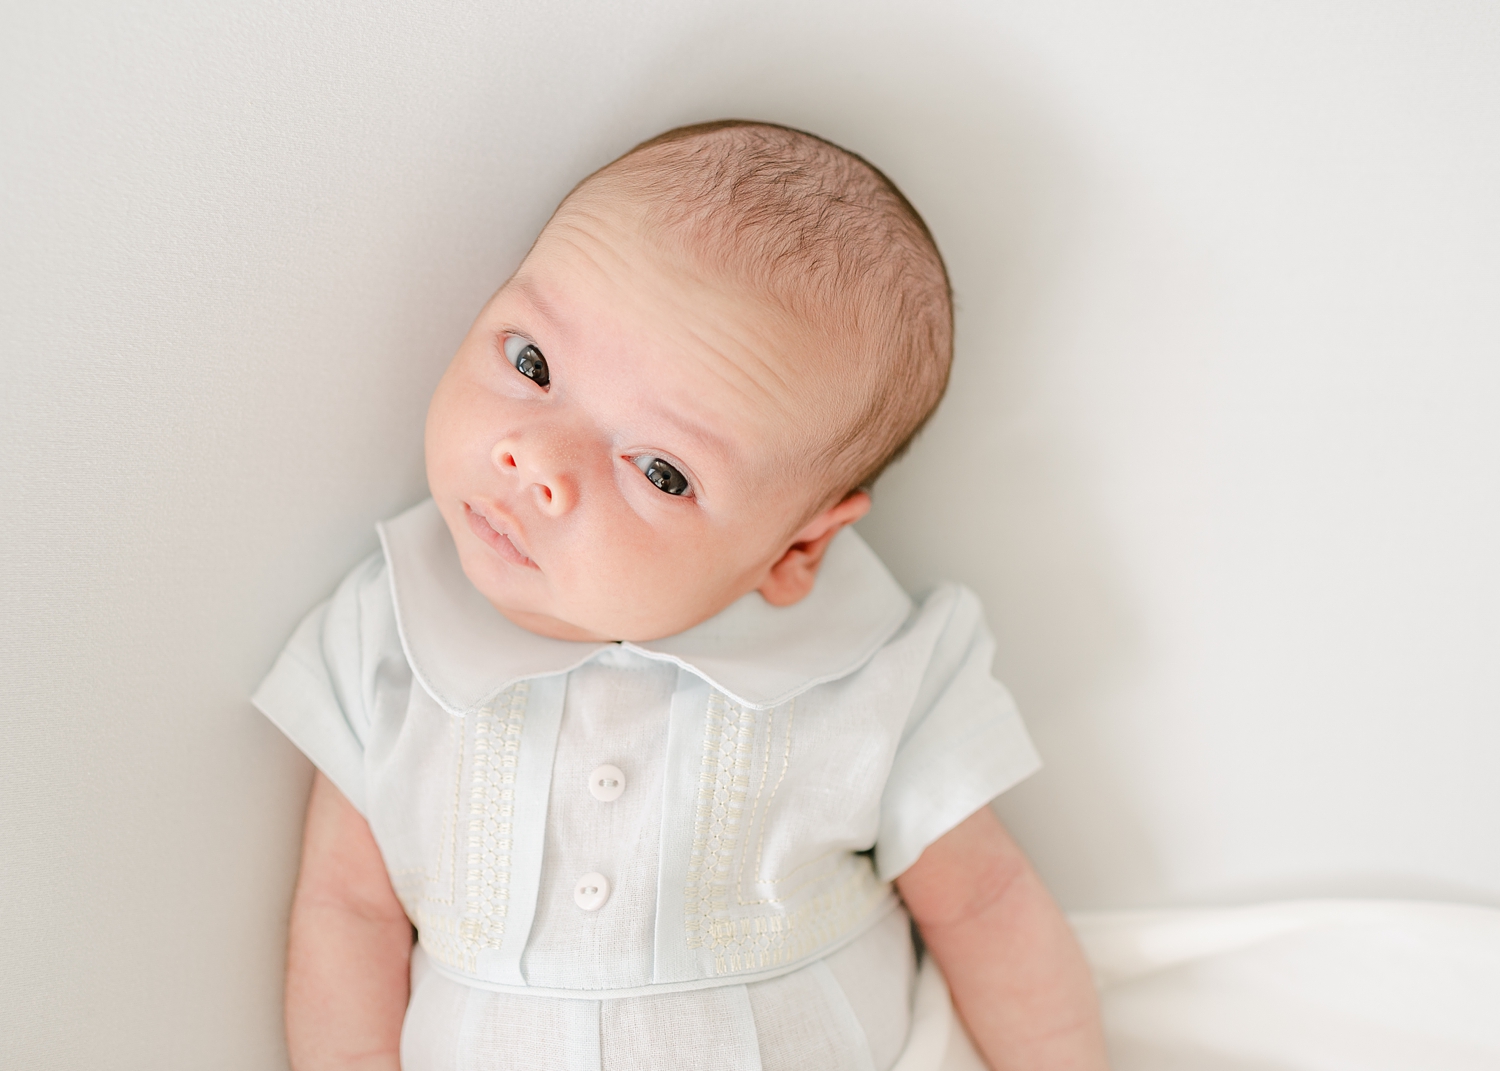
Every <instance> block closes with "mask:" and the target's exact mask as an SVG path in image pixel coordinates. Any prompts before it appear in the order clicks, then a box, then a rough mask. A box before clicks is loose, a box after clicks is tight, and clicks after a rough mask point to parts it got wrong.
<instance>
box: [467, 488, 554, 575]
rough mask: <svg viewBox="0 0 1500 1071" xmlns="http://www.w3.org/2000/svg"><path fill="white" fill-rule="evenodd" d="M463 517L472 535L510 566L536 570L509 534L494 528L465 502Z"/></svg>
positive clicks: (535, 566)
mask: <svg viewBox="0 0 1500 1071" xmlns="http://www.w3.org/2000/svg"><path fill="white" fill-rule="evenodd" d="M464 516H465V517H466V518H467V519H468V521H469V527H470V528H471V529H472V530H473V532H474V534H475V535H477V536H478V537H479V538H480V539H482V540H484V541H485V542H486V543H488V544H489V545H490V546H491V547H492V548H494V551H495V553H496V554H498V555H500V557H502V558H504V559H505V560H506V561H508V562H510V563H511V564H512V565H524V566H526V567H527V568H529V569H535V568H537V564H536V562H534V561H532V560H531V559H530V558H528V557H527V556H526V555H525V554H524V553H522V551H521V548H520V547H518V546H516V544H515V541H514V540H513V539H512V537H511V536H510V534H509V533H507V532H506V531H505V530H504V529H503V528H498V527H496V526H495V525H494V524H493V523H492V522H491V521H490V519H489V518H488V517H487V516H485V515H484V514H483V513H480V512H479V511H478V510H477V509H475V508H474V507H473V506H471V505H469V504H468V503H467V502H465V503H464Z"/></svg>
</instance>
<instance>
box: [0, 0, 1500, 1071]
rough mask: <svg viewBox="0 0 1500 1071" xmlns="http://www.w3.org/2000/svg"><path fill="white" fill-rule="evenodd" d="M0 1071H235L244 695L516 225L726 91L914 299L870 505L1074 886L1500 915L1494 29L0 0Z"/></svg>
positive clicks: (1247, 19)
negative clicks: (931, 368)
mask: <svg viewBox="0 0 1500 1071" xmlns="http://www.w3.org/2000/svg"><path fill="white" fill-rule="evenodd" d="M0 20H3V22H0V213H3V215H0V234H3V235H4V240H3V246H0V249H3V258H4V268H3V271H4V275H3V294H4V297H3V301H0V339H3V374H4V420H3V422H0V462H3V466H0V471H3V481H4V482H3V496H0V501H3V502H4V504H5V512H4V517H3V522H0V523H3V528H0V540H3V543H0V545H3V552H4V562H5V580H4V589H3V590H4V598H5V604H4V605H5V614H4V620H3V626H0V628H3V633H0V681H3V684H0V689H3V694H4V731H5V736H4V747H3V749H0V814H3V827H0V858H3V860H4V878H3V885H0V888H3V892H0V903H3V907H4V914H5V917H6V919H7V922H8V926H7V930H8V933H7V940H6V942H5V953H4V962H5V966H6V969H5V972H4V975H5V978H4V981H3V982H0V994H3V1000H0V1008H3V1009H4V1010H3V1011H0V1065H4V1066H6V1067H12V1066H14V1067H27V1068H50V1067H57V1068H73V1067H80V1066H100V1067H109V1068H111V1069H115V1068H122V1069H123V1068H151V1069H162V1068H199V1067H215V1068H238V1067H244V1068H264V1067H268V1066H276V1065H277V1063H278V1061H279V1060H281V1058H282V1056H281V1042H280V1034H279V1010H278V1008H277V1001H278V1000H279V993H280V969H281V942H282V936H283V925H284V920H285V914H286V899H287V895H288V893H289V891H290V887H291V882H292V879H293V870H294V866H295V855H296V850H297V834H298V819H299V816H300V809H301V806H302V802H303V793H304V791H305V787H306V783H307V775H308V771H307V767H306V765H305V764H304V763H303V762H302V760H301V759H300V758H299V757H298V756H297V755H296V753H295V752H294V751H293V750H292V749H291V748H290V747H289V746H288V745H287V744H286V743H284V742H283V741H282V740H281V739H280V738H279V737H278V736H277V734H276V733H275V731H274V730H272V729H271V728H270V727H269V726H267V725H266V724H264V723H263V722H262V721H261V720H260V719H259V717H258V716H257V715H256V714H255V713H254V712H253V711H252V709H251V708H250V707H249V705H248V704H247V703H246V701H245V699H244V696H245V695H246V694H247V693H248V691H249V690H250V689H251V687H252V686H253V684H254V683H255V681H256V680H257V679H258V677H259V675H260V674H261V673H262V672H263V671H264V670H265V669H266V667H267V666H268V664H269V661H270V659H271V657H272V655H273V654H274V652H275V651H276V649H277V648H278V647H279V645H280V643H281V642H282V641H283V639H284V638H285V636H286V635H287V632H288V630H289V629H290V628H291V626H292V624H293V623H294V622H295V620H296V619H297V617H298V616H299V615H300V614H301V613H302V612H303V611H304V610H305V609H306V608H307V607H308V606H309V605H310V604H311V603H312V602H314V601H315V600H317V599H318V598H320V597H322V595H324V594H325V593H326V592H327V591H328V590H329V589H330V587H331V586H332V584H333V583H334V582H335V580H336V579H337V577H338V576H339V575H340V574H341V573H342V572H343V571H344V570H345V569H346V568H347V567H348V566H349V565H350V564H351V563H352V562H353V561H354V560H355V559H356V558H357V557H358V556H360V555H361V554H363V553H365V552H366V551H367V550H369V549H370V548H371V547H372V546H373V536H372V533H371V529H370V525H371V523H372V522H373V521H374V520H376V519H377V518H380V517H382V516H385V515H388V514H390V513H392V512H394V511H396V510H397V509H398V508H400V507H401V506H402V505H404V504H406V503H408V502H410V501H413V500H415V499H416V498H418V497H420V496H421V494H422V493H423V491H422V470H421V461H420V452H419V448H420V439H419V430H420V421H421V416H422V412H423V409H424V406H425V400H426V394H427V392H428V391H429V390H430V388H431V386H432V384H433V383H434V382H435V380H436V377H437V376H438V374H439V372H440V370H441V368H442V366H443V365H444V363H445V360H446V358H447V356H448V355H449V353H450V352H451V351H452V349H453V347H454V345H455V344H456V342H457V340H458V339H459V338H460V337H461V335H462V333H463V331H464V330H465V328H466V327H467V325H468V320H469V317H470V316H472V314H473V313H474V311H475V310H476V309H477V307H478V305H479V303H480V302H481V301H482V300H483V298H484V297H485V296H486V295H487V294H488V292H489V291H490V290H491V289H493V287H494V286H495V285H497V284H498V282H499V281H500V280H501V279H502V278H503V277H504V276H505V275H506V274H507V272H508V271H509V270H510V269H511V268H512V267H513V266H514V264H515V263H516V260H517V258H518V256H519V254H520V253H521V252H522V250H523V249H524V247H525V245H526V243H527V242H528V241H529V240H530V238H531V237H532V235H533V234H534V232H535V230H536V228H537V227H538V225H539V224H540V222H541V221H542V220H543V219H544V218H545V216H546V214H547V212H548V210H549V209H550V207H551V205H552V204H553V202H554V201H555V200H556V198H557V197H558V196H559V195H560V194H561V193H562V192H563V191H564V190H565V189H566V188H567V187H568V186H569V185H570V184H571V183H572V181H573V180H574V179H576V178H577V177H578V176H579V175H581V174H582V173H584V172H585V171H586V170H588V169H590V168H592V167H594V166H596V165H598V164H600V163H602V162H604V161H605V160H607V159H609V158H610V157H612V156H614V155H615V154H617V153H618V152H619V151H621V150H623V149H624V148H626V147H627V146H629V145H630V144H632V143H633V142H635V141H636V140H638V139H640V138H642V137H645V136H647V135H650V134H652V133H655V132H656V131H658V130H660V129H662V128H665V127H667V126H670V125H673V124H676V123H679V122H684V121H689V120H695V119H702V118H710V117H716V116H719V115H725V114H739V115H752V116H759V117H765V118H769V119H774V120H780V121H783V122H790V123H793V124H798V125H803V126H806V127H809V128H811V129H814V130H817V131H819V132H821V133H824V134H826V135H827V136H829V137H832V138H834V139H835V140H838V141H841V142H843V143H845V144H847V145H849V146H850V147H851V148H854V149H857V150H859V151H861V152H864V153H866V154H867V155H869V156H870V157H871V158H872V159H874V160H875V161H876V162H877V163H879V164H881V165H882V166H883V167H885V168H886V169H887V170H888V171H889V172H890V173H891V174H892V176H893V177H894V178H895V179H896V180H897V181H898V182H899V183H900V184H902V185H903V187H904V188H905V189H906V190H907V192H908V193H909V194H910V195H911V197H912V199H913V200H914V201H915V202H916V203H917V204H918V205H919V206H920V207H921V208H922V209H923V211H924V212H925V214H926V215H927V218H928V220H929V222H930V223H931V224H932V226H933V229H934V231H935V232H936V234H937V237H938V239H939V242H940V243H941V245H942V247H943V249H944V251H945V252H946V254H947V256H948V258H949V263H950V267H951V269H952V272H953V277H954V282H955V287H956V289H957V292H958V299H959V309H960V312H959V330H960V335H959V358H958V365H957V368H956V371H955V375H954V385H953V390H952V393H951V394H950V397H949V399H948V401H947V402H946V403H945V406H944V408H943V410H942V411H941V414H940V416H939V418H938V419H937V421H936V422H935V423H934V424H933V425H932V427H931V429H930V431H929V432H928V433H927V435H926V436H925V438H924V439H923V440H922V442H921V443H920V445H919V447H918V448H917V449H916V450H915V451H914V452H913V453H912V454H911V456H910V458H909V460H907V461H906V462H904V463H903V464H902V465H901V467H900V468H898V469H897V470H895V471H893V472H892V473H891V475H890V476H889V477H887V479H886V480H885V482H884V483H883V485H882V487H881V489H880V493H879V501H878V505H877V512H876V513H875V514H874V515H873V516H872V518H871V519H870V520H869V521H867V522H866V523H865V524H864V526H863V528H864V531H865V533H866V535H867V537H868V538H870V539H871V540H872V542H874V543H875V545H876V546H877V547H878V548H879V549H880V550H881V551H882V552H883V553H884V554H885V555H886V556H887V558H888V560H889V561H890V562H891V563H892V565H893V566H894V568H895V569H896V571H897V573H898V575H900V576H901V577H902V579H903V580H905V581H906V582H907V583H909V584H911V585H914V586H920V585H921V584H923V583H925V582H927V581H929V580H931V579H934V578H936V577H939V576H953V577H957V578H959V579H962V580H965V581H967V582H968V583H970V584H972V585H973V586H974V587H976V588H977V589H978V590H979V592H980V593H981V595H982V596H983V598H984V600H985V602H986V605H987V606H988V607H989V611H990V614H991V617H992V620H993V622H994V624H995V626H996V630H997V632H998V634H999V636H1000V639H1001V655H1000V658H999V669H1000V671H1001V673H1002V675H1003V676H1004V677H1005V678H1006V679H1007V680H1008V681H1009V682H1010V683H1011V684H1012V686H1013V688H1014V690H1015V692H1016V693H1017V695H1018V697H1019V698H1020V700H1021V702H1022V705H1023V709H1024V710H1025V711H1026V712H1027V714H1028V717H1029V721H1030V724H1031V725H1032V727H1033V729H1034V732H1035V735H1036V737H1037V739H1038V742H1039V743H1040V745H1041V747H1042V749H1043V752H1044V754H1045V755H1046V756H1047V757H1048V759H1049V766H1048V768H1047V770H1046V771H1045V772H1044V773H1043V774H1041V775H1039V776H1038V777H1037V778H1036V779H1034V781H1032V782H1031V783H1028V784H1027V785H1025V786H1023V787H1022V788H1020V789H1018V790H1017V791H1016V792H1015V793H1014V794H1013V795H1012V796H1011V797H1010V798H1008V799H1007V800H1006V801H1005V802H1004V804H1003V805H1002V811H1003V812H1004V814H1005V816H1006V817H1007V819H1008V820H1009V821H1010V822H1011V824H1012V826H1013V827H1014V828H1015V829H1016V830H1017V832H1018V833H1019V835H1020V836H1021V837H1022V839H1023V840H1024V842H1025V843H1026V845H1027V846H1028V848H1029V849H1030V850H1031V852H1032V853H1033V855H1034V857H1035V858H1036V859H1037V860H1038V862H1039V864H1040V865H1041V867H1042V869H1043V871H1044V873H1045V875H1046V876H1047V877H1048V878H1049V880H1050V881H1051V882H1052V884H1053V886H1054V888H1055V889H1056V890H1057V891H1058V893H1059V894H1060V896H1061V897H1062V898H1063V900H1064V901H1065V902H1066V903H1068V904H1069V905H1072V906H1078V907H1085V906H1090V907H1096V906H1129V905H1146V904H1162V905H1166V904H1188V903H1209V902H1229V901H1239V900H1247V899H1255V898H1261V897H1268V896H1286V895H1317V894H1324V893H1339V894H1354V895H1396V896H1433V897H1448V898H1459V899H1471V900H1477V901H1483V902H1490V903H1494V902H1500V850H1497V848H1496V845H1497V844H1500V776H1497V769H1496V767H1497V758H1496V756H1497V754H1500V668H1497V667H1500V658H1497V657H1496V651H1497V644H1500V611H1497V607H1500V560H1497V559H1500V556H1497V554H1496V552H1495V548H1496V547H1497V546H1500V422H1497V421H1496V420H1495V419H1494V416H1493V414H1494V413H1495V412H1496V410H1497V404H1500V301H1497V300H1496V293H1497V290H1500V198H1497V197H1496V194H1495V191H1496V190H1500V144H1497V143H1500V135H1497V131H1500V15H1497V12H1496V9H1495V8H1494V7H1493V6H1492V5H1487V4H1482V3H1478V2H1474V3H1460V2H1456V0H1453V2H1448V0H1444V2H1436V0H1422V2H1418V0H1410V2H1398V0H1367V2H1364V3H1358V4H1356V3H1353V2H1331V0H1321V2H1309V3H1302V4H1296V5H1293V4H1284V3H1272V2H1269V0H1256V2H1250V3H1241V4H1212V5H1210V4H1201V3H1189V2H1186V0H1183V2H1166V0H1158V2H1145V0H1137V2H1133V3H1129V4H1124V5H1120V4H1112V3H1108V2H1104V0H1071V2H1057V0H1051V2H1045V3H1044V2H1040V0H1028V2H1011V3H1001V2H996V3H983V4H981V3H972V4H968V5H964V4H945V3H935V2H924V3H922V4H915V3H908V4H891V3H884V2H882V3H874V2H870V0H864V2H860V3H844V2H842V0H839V2H834V0H814V2H806V0H803V2H791V0H769V2H765V0H762V2H756V3H750V2H744V3H740V2H734V3H719V4H716V5H705V4H701V3H692V2H688V0H635V2H633V3H629V4H626V3H601V2H589V3H586V2H583V0H558V2H553V3H538V2H529V3H528V2H520V0H504V2H496V0H491V2H489V3H484V4H478V3H446V4H438V3H431V2H408V3H401V4H397V3H384V4H378V5H375V4H365V5H340V4H332V3H322V4H313V3H308V4H301V5H270V4H251V3H246V2H243V0H221V2H218V3H215V4H211V5H205V4H190V3H186V2H183V0H157V2H154V3H151V4H149V5H147V4H139V3H136V4H121V3H114V4H104V3H99V2H97V0H94V2H90V0H79V2H73V3H48V4H42V3H39V2H37V0H32V2H30V3H26V4H20V3H13V4H10V5H7V7H6V8H5V10H4V13H3V15H0Z"/></svg>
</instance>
